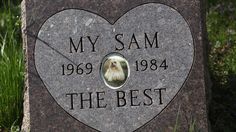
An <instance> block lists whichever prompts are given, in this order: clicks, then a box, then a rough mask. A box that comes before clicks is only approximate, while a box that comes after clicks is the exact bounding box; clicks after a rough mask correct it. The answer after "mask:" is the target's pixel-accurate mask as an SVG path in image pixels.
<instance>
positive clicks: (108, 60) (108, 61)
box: [103, 59, 111, 70]
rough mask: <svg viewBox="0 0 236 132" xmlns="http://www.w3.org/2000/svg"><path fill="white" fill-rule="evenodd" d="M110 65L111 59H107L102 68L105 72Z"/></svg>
mask: <svg viewBox="0 0 236 132" xmlns="http://www.w3.org/2000/svg"><path fill="white" fill-rule="evenodd" d="M110 63H111V59H107V60H106V61H105V63H104V64H103V67H104V69H105V70H107V69H108V68H109V65H110Z"/></svg>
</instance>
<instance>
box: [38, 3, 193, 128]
mask: <svg viewBox="0 0 236 132" xmlns="http://www.w3.org/2000/svg"><path fill="white" fill-rule="evenodd" d="M156 32H158V33H157V40H158V47H159V48H156V47H155V46H154V45H155V44H156V43H155V42H154V45H153V47H150V46H149V45H148V46H147V48H145V42H144V40H145V39H144V33H147V34H149V39H150V40H151V41H152V40H153V38H154V36H155V33H156ZM120 33H123V34H124V37H123V42H124V45H125V46H124V49H123V50H121V51H119V50H118V51H117V50H116V48H117V47H121V44H120V43H118V42H117V41H116V39H115V35H116V34H120ZM133 34H135V36H136V39H137V41H138V45H139V47H140V49H137V45H136V44H133V45H132V47H131V48H130V49H128V45H129V44H130V41H131V37H132V35H133ZM81 36H84V38H85V39H83V44H84V46H83V48H84V52H82V53H80V52H73V53H70V39H69V37H72V38H73V40H74V41H75V42H74V43H76V44H77V43H78V42H79V38H80V37H81ZM86 36H91V38H92V39H95V38H96V36H99V38H98V40H97V43H96V44H95V52H91V49H92V48H91V46H92V45H91V44H90V43H89V41H88V39H87V40H86ZM38 38H39V39H37V40H36V45H35V65H36V69H37V71H38V74H39V76H40V78H41V79H42V81H43V82H44V84H45V86H46V88H47V89H48V91H49V92H50V94H51V95H52V96H53V98H54V99H55V101H56V102H57V103H58V104H59V105H60V106H61V107H62V108H63V109H64V110H65V111H67V112H68V113H69V114H70V115H72V116H73V117H74V118H76V119H77V120H79V121H81V122H83V123H84V124H86V125H88V126H90V127H93V128H95V129H97V130H100V131H104V132H111V131H114V132H116V131H120V132H126V131H133V130H136V129H137V128H139V127H141V126H142V125H144V124H145V123H147V122H148V121H150V120H151V119H153V118H154V117H155V116H157V115H158V114H159V113H160V112H161V111H162V110H163V109H164V108H165V107H166V106H167V105H168V104H169V103H170V101H171V100H172V99H173V98H174V96H175V95H176V94H177V92H178V91H179V90H180V88H181V87H182V85H183V84H184V82H185V80H186V79H187V76H188V74H189V72H190V69H191V66H192V63H193V58H194V47H193V39H192V35H191V31H190V28H189V26H188V24H187V22H186V21H185V20H184V18H183V17H182V16H181V15H180V14H179V13H178V12H177V11H176V10H174V9H172V8H171V7H168V6H166V5H163V4H153V3H152V4H145V5H142V6H138V7H136V8H134V9H132V10H131V11H129V12H128V13H126V14H125V15H124V16H122V17H121V18H120V19H118V20H117V21H116V22H115V23H114V24H113V25H111V24H110V23H108V22H107V21H106V20H105V19H103V18H102V17H100V16H98V15H95V14H93V13H90V12H87V11H83V10H76V9H68V10H64V11H61V12H59V13H57V14H55V15H53V16H52V17H50V18H49V19H48V20H47V21H46V22H45V23H44V24H43V26H42V28H41V29H40V31H39V33H38ZM41 40H43V41H41ZM76 40H77V41H76ZM93 41H94V40H93ZM45 42H46V43H48V44H49V45H50V47H49V46H48V45H47V44H45ZM80 46H81V45H80ZM52 47H53V48H52ZM55 50H56V51H58V52H60V53H61V54H63V55H65V56H67V57H68V58H70V59H71V60H72V61H73V62H74V63H75V64H77V65H78V64H80V63H88V62H90V63H91V64H92V65H93V72H92V73H91V74H89V75H87V74H83V75H76V74H72V75H71V76H68V75H64V76H63V75H62V72H61V71H62V65H63V64H71V62H70V61H69V60H68V59H67V58H65V57H64V56H62V55H61V54H59V53H58V52H56V51H55ZM112 52H119V53H121V54H122V55H124V57H125V58H126V59H127V61H128V62H129V65H130V77H129V79H128V81H127V83H126V84H125V85H124V86H123V87H122V88H120V89H119V90H123V91H125V92H127V93H126V94H127V95H126V96H129V91H130V90H139V91H138V92H135V94H136V95H134V96H137V99H135V102H136V104H139V103H141V105H140V106H130V102H129V101H128V99H130V97H126V100H127V105H125V106H124V107H117V96H116V91H117V90H111V89H110V88H108V87H107V86H106V85H105V84H104V83H103V81H102V80H101V76H100V74H99V73H100V72H99V70H100V64H101V61H102V59H103V57H105V56H106V55H107V54H110V53H112ZM141 59H145V60H152V59H156V60H157V63H156V64H157V66H158V69H157V70H155V71H153V70H151V69H149V68H148V69H147V70H146V71H136V67H135V66H136V65H135V64H136V63H135V61H141ZM165 59H166V64H167V65H168V68H167V69H166V70H165V69H164V68H162V67H159V66H160V65H161V64H162V61H163V60H165ZM81 67H82V66H81ZM140 67H141V66H140ZM153 67H155V66H153ZM160 88H166V90H165V91H162V101H163V104H160V101H159V94H158V91H155V92H154V91H153V90H154V89H160ZM145 89H152V92H151V91H149V92H150V93H149V94H150V95H149V96H151V97H152V100H153V104H151V105H150V106H144V105H143V102H144V103H145V102H148V101H150V100H149V98H147V97H145V96H144V94H143V91H144V90H145ZM101 91H104V92H105V94H104V98H105V100H104V101H103V103H104V104H107V107H106V108H102V109H99V108H96V103H95V101H96V92H101ZM89 92H92V93H93V96H92V98H93V100H94V101H92V102H93V103H94V104H93V107H94V108H91V109H89V108H88V107H87V108H84V109H80V103H81V102H80V97H77V96H76V97H75V99H74V109H73V110H71V106H70V105H71V104H70V102H71V101H70V100H71V97H70V96H68V97H67V96H66V94H68V93H89ZM147 93H148V92H147ZM85 96H87V97H85ZM84 98H88V94H87V95H86V94H84ZM84 104H86V103H84ZM87 104H88V103H87Z"/></svg>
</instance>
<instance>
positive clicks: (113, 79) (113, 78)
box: [100, 53, 130, 89]
mask: <svg viewBox="0 0 236 132" xmlns="http://www.w3.org/2000/svg"><path fill="white" fill-rule="evenodd" d="M100 70H101V77H102V79H103V81H104V83H105V84H106V85H107V86H108V87H109V88H111V89H118V88H121V87H122V86H123V85H124V84H125V82H126V80H127V78H128V77H129V72H130V71H129V64H128V61H127V60H126V59H125V58H124V57H123V56H122V55H121V54H118V53H112V54H109V55H107V56H106V57H105V58H104V59H103V61H102V65H101V69H100Z"/></svg>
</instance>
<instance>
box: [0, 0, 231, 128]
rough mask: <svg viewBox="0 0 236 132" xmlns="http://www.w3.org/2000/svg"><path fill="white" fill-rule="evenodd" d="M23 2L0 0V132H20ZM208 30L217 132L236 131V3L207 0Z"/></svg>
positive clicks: (212, 108)
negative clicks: (21, 12)
mask: <svg viewBox="0 0 236 132" xmlns="http://www.w3.org/2000/svg"><path fill="white" fill-rule="evenodd" d="M20 1H21V0H14V1H13V0H0V132H1V131H19V126H20V125H21V120H22V110H23V108H22V102H23V99H22V98H23V86H24V83H23V82H24V79H23V71H24V64H23V52H22V39H21V31H20V6H19V4H20ZM207 31H208V38H209V43H210V46H211V49H210V51H209V69H210V74H211V79H212V81H213V87H212V101H211V104H210V113H209V118H210V121H211V126H212V130H213V131H215V132H218V131H219V132H235V131H236V0H208V11H207Z"/></svg>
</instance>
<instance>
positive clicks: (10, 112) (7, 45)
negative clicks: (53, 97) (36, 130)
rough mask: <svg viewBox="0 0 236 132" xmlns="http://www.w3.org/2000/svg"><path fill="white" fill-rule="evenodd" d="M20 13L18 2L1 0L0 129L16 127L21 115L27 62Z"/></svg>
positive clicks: (19, 122) (8, 129)
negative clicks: (25, 61) (15, 3)
mask: <svg viewBox="0 0 236 132" xmlns="http://www.w3.org/2000/svg"><path fill="white" fill-rule="evenodd" d="M3 3H4V4H3ZM19 16H20V8H19V7H18V6H15V5H13V4H12V3H10V2H3V1H2V2H1V8H0V131H1V130H2V131H3V130H4V131H10V130H12V131H13V129H14V130H15V131H16V130H17V126H20V124H21V119H22V110H23V107H22V101H23V99H22V98H23V92H22V91H23V85H24V80H23V70H24V65H23V63H24V62H23V52H22V40H21V34H20V17H19Z"/></svg>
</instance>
